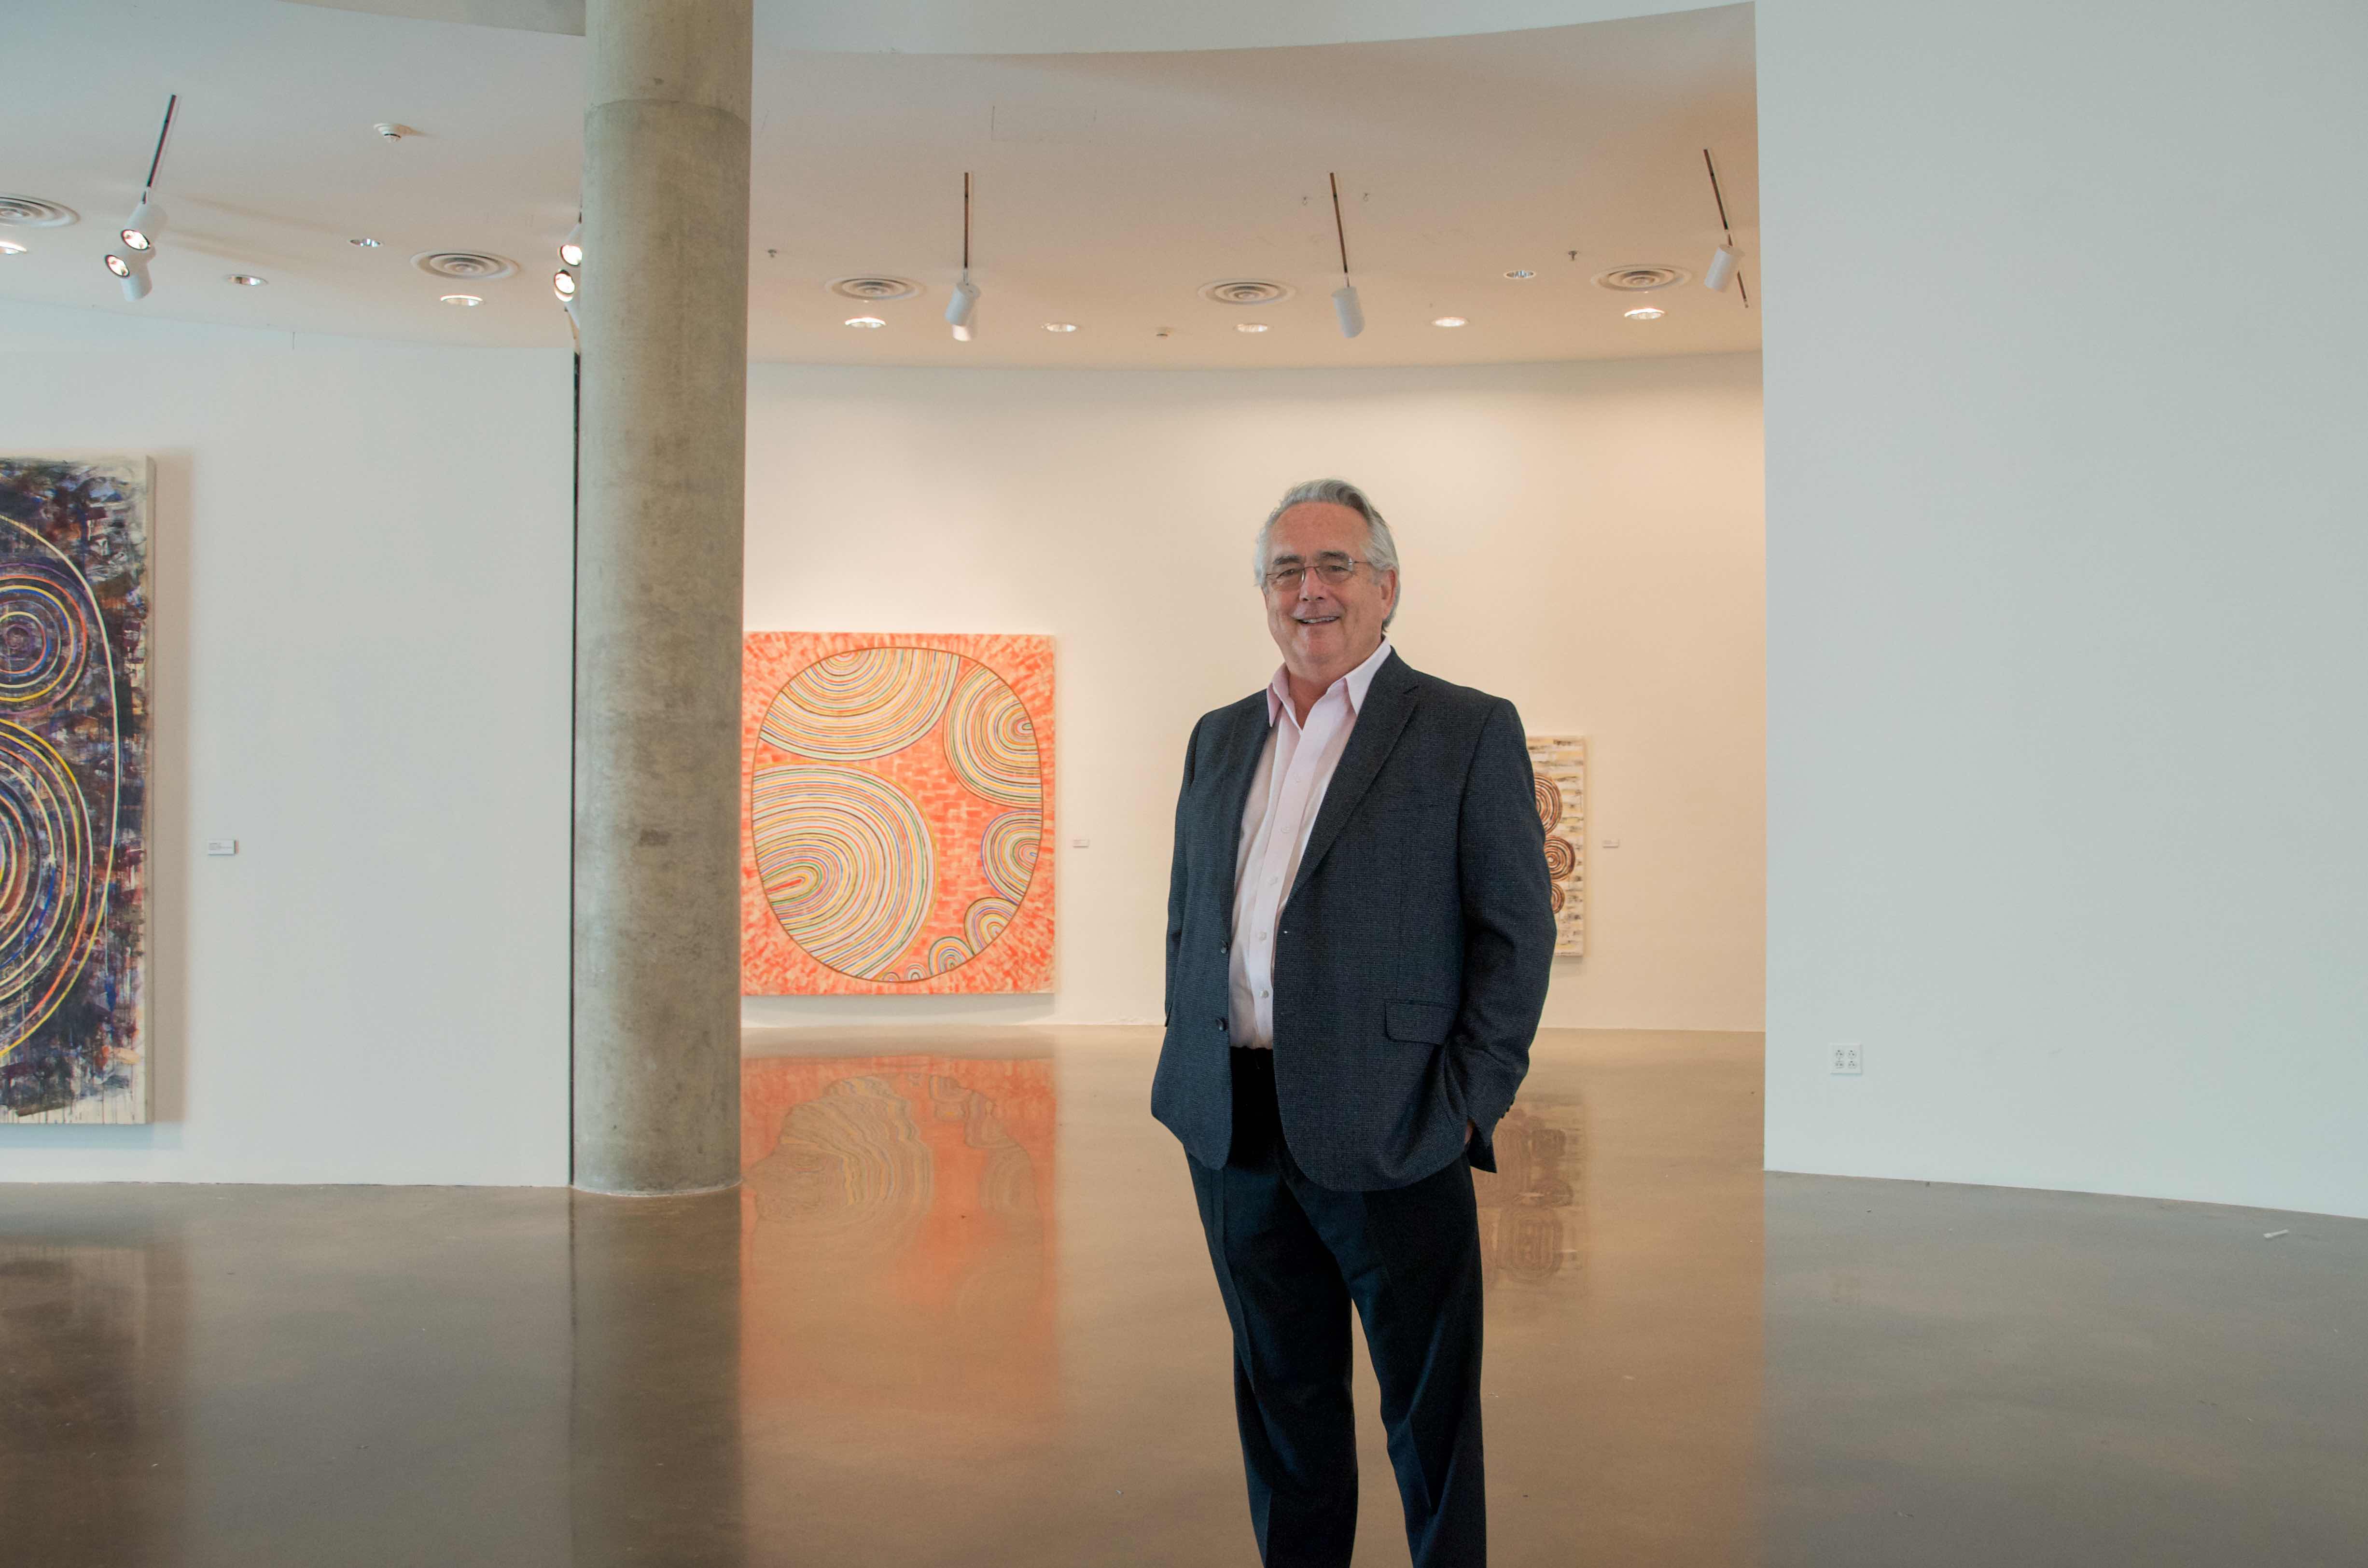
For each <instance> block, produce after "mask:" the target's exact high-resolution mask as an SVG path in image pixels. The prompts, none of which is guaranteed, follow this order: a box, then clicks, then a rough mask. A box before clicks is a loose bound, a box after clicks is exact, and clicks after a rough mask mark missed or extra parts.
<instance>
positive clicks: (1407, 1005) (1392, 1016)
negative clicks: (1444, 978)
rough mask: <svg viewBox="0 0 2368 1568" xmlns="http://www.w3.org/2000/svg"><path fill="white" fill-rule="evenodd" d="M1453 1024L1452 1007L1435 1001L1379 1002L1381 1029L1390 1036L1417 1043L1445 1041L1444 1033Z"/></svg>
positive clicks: (1444, 1042) (1442, 1043) (1425, 1043)
mask: <svg viewBox="0 0 2368 1568" xmlns="http://www.w3.org/2000/svg"><path fill="white" fill-rule="evenodd" d="M1454 1027H1455V1009H1454V1008H1452V1007H1447V1006H1440V1004H1439V1003H1437V1002H1385V1003H1383V1005H1382V1030H1383V1033H1385V1034H1387V1035H1388V1036H1389V1037H1390V1038H1391V1039H1392V1040H1411V1041H1413V1042H1415V1043H1416V1044H1418V1045H1444V1044H1446V1043H1447V1033H1448V1031H1449V1030H1450V1029H1452V1028H1454Z"/></svg>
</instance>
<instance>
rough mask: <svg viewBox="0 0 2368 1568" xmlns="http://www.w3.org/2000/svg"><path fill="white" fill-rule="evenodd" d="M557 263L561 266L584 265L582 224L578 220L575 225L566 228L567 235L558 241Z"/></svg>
mask: <svg viewBox="0 0 2368 1568" xmlns="http://www.w3.org/2000/svg"><path fill="white" fill-rule="evenodd" d="M559 264H560V265H561V266H562V267H581V266H583V265H584V225H583V224H582V223H580V222H579V223H577V224H576V225H575V227H574V228H572V229H570V230H568V231H567V237H566V238H565V239H564V240H562V241H560V242H559Z"/></svg>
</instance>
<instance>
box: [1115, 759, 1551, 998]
mask: <svg viewBox="0 0 2368 1568" xmlns="http://www.w3.org/2000/svg"><path fill="white" fill-rule="evenodd" d="M1207 722H1208V720H1207V718H1206V717H1205V716H1204V717H1203V718H1202V719H1201V723H1196V724H1194V725H1193V726H1192V735H1191V738H1190V740H1188V741H1186V742H1185V743H1184V783H1183V785H1182V787H1181V788H1179V789H1178V790H1177V791H1176V849H1175V853H1174V855H1173V857H1172V858H1170V859H1169V861H1168V867H1167V1001H1166V1003H1165V1010H1164V1011H1163V1013H1162V1014H1161V1019H1160V1021H1161V1022H1162V1023H1169V1022H1172V1021H1174V1019H1175V1017H1176V955H1177V953H1178V951H1179V950H1181V949H1182V948H1183V946H1184V905H1185V892H1186V889H1185V882H1186V875H1187V873H1186V867H1187V865H1188V861H1187V858H1186V855H1185V850H1186V848H1187V845H1186V843H1185V838H1184V821H1185V807H1186V805H1187V804H1188V803H1189V802H1190V801H1191V799H1192V759H1193V758H1194V757H1196V756H1199V755H1200V751H1201V724H1205V723H1207ZM1543 853H1544V851H1543V849H1541V850H1540V854H1542V855H1543Z"/></svg>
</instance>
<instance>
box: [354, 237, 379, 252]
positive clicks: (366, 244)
mask: <svg viewBox="0 0 2368 1568" xmlns="http://www.w3.org/2000/svg"><path fill="white" fill-rule="evenodd" d="M346 244H349V245H359V246H361V248H362V249H364V250H376V249H378V244H379V243H378V242H377V241H376V240H374V239H371V238H370V236H369V235H367V234H365V235H363V236H362V237H361V238H359V239H355V240H347V242H346Z"/></svg>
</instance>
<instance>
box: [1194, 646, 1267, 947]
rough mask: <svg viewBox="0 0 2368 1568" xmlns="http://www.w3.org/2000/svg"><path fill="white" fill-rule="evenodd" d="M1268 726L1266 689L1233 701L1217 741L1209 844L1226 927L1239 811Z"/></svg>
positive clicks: (1230, 910) (1229, 917)
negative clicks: (1212, 827) (1221, 737)
mask: <svg viewBox="0 0 2368 1568" xmlns="http://www.w3.org/2000/svg"><path fill="white" fill-rule="evenodd" d="M1268 728H1269V725H1268V723H1267V717H1266V693H1264V692H1263V691H1261V692H1259V693H1258V694H1257V695H1256V696H1254V697H1252V698H1250V699H1247V701H1244V702H1241V703H1237V704H1235V709H1234V711H1233V714H1232V716H1231V718H1230V720H1229V721H1228V722H1227V723H1226V726H1225V733H1224V740H1223V741H1222V742H1221V743H1220V749H1219V752H1218V756H1219V759H1220V760H1219V762H1218V765H1217V775H1216V777H1215V778H1213V779H1212V780H1211V781H1210V784H1209V801H1210V810H1212V811H1213V812H1215V813H1216V818H1217V820H1216V826H1217V829H1218V832H1217V833H1216V835H1214V838H1213V841H1212V844H1211V848H1212V851H1214V852H1215V853H1216V855H1217V857H1218V862H1219V863H1218V869H1217V875H1218V879H1219V881H1218V885H1219V886H1220V887H1222V888H1224V898H1223V899H1222V900H1220V901H1219V903H1218V904H1217V907H1218V908H1219V909H1221V910H1223V911H1224V920H1225V928H1226V929H1227V930H1228V931H1231V930H1232V929H1233V923H1234V870H1235V866H1236V865H1237V864H1238V863H1239V862H1240V860H1241V839H1242V812H1243V809H1244V808H1245V807H1246V806H1247V804H1248V801H1249V796H1250V778H1251V776H1252V775H1253V774H1255V773H1257V772H1258V757H1259V756H1260V755H1262V754H1263V753H1264V752H1265V750H1266V738H1267V730H1268Z"/></svg>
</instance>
